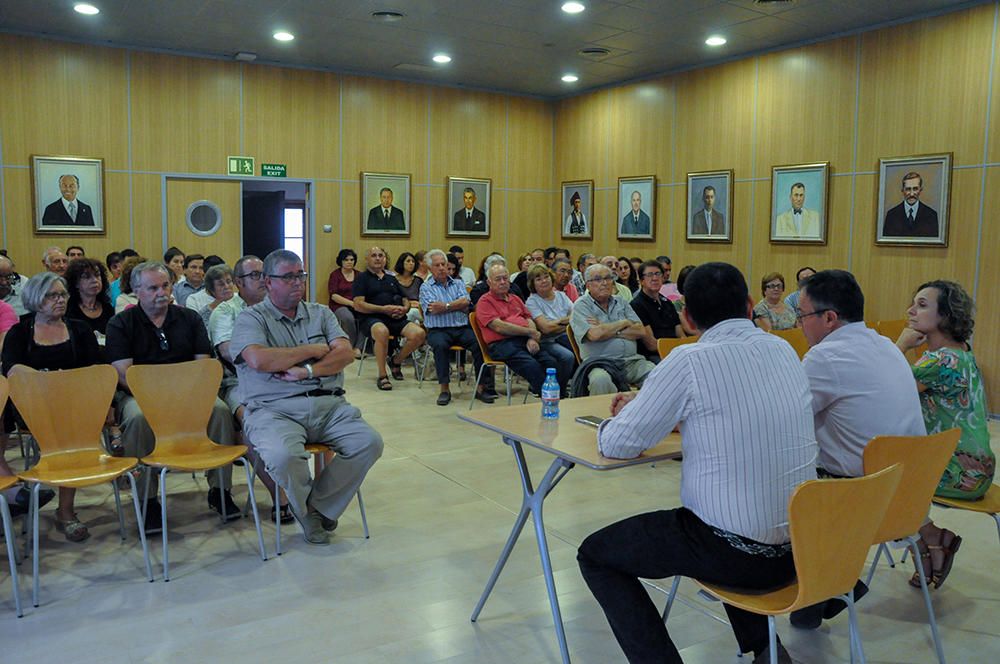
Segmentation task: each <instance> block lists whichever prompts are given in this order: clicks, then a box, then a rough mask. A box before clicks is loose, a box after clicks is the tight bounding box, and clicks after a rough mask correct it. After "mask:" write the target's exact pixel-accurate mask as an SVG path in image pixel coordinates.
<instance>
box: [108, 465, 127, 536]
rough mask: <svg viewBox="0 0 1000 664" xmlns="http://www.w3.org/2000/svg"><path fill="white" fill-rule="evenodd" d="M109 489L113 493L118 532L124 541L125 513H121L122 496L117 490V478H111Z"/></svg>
mask: <svg viewBox="0 0 1000 664" xmlns="http://www.w3.org/2000/svg"><path fill="white" fill-rule="evenodd" d="M111 490H112V491H114V494H115V510H117V512H118V534H119V535H120V536H121V538H122V541H123V542H124V541H125V515H124V514H122V496H121V493H120V492H119V490H118V479H117V478H115V479H113V480H111Z"/></svg>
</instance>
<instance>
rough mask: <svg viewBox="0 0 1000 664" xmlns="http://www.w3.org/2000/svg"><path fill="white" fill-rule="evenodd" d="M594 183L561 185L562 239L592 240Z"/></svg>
mask: <svg viewBox="0 0 1000 664" xmlns="http://www.w3.org/2000/svg"><path fill="white" fill-rule="evenodd" d="M593 211H594V181H593V180H577V181H576V182H563V183H562V215H561V216H560V217H559V218H560V220H561V221H562V238H563V239H564V240H574V239H576V240H591V239H593V238H594V220H593V218H592V217H591V213H592V212H593Z"/></svg>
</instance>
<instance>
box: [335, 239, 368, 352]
mask: <svg viewBox="0 0 1000 664" xmlns="http://www.w3.org/2000/svg"><path fill="white" fill-rule="evenodd" d="M357 265H358V255H357V254H356V253H354V250H353V249H341V250H340V252H339V253H338V254H337V269H335V270H334V271H333V272H331V273H330V278H329V279H328V280H327V290H328V291H329V293H330V305H329V306H330V311H332V312H333V315H334V316H336V317H337V322H338V323H339V324H340V327H341V329H342V330H344V333H345V334H347V338H348V340H350V342H351V346H352V347H353V348H358V342H359V340H358V319H357V316H356V315H355V313H354V295H353V290H354V278H355V277H356V276H357V274H358V271H357V269H356V268H357ZM354 358H355V359H360V358H361V351H360V349H359V350H356V351H355V353H354Z"/></svg>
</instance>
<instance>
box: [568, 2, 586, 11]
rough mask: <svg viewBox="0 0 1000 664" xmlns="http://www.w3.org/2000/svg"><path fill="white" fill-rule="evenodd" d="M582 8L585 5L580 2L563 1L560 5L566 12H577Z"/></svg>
mask: <svg viewBox="0 0 1000 664" xmlns="http://www.w3.org/2000/svg"><path fill="white" fill-rule="evenodd" d="M584 9H586V7H584V6H583V3H582V2H564V3H563V6H562V10H563V11H564V12H566V13H567V14H579V13H580V12H582V11H583V10H584Z"/></svg>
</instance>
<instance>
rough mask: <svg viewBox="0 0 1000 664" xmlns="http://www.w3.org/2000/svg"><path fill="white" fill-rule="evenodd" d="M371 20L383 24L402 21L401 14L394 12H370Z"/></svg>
mask: <svg viewBox="0 0 1000 664" xmlns="http://www.w3.org/2000/svg"><path fill="white" fill-rule="evenodd" d="M372 18H373V19H375V20H376V21H381V22H383V23H395V22H396V21H402V20H403V13H402V12H396V11H391V10H390V11H377V12H372Z"/></svg>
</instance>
